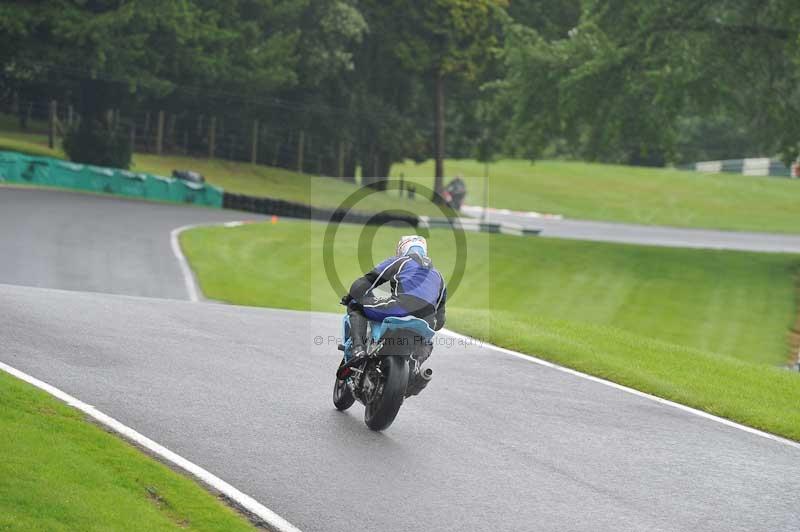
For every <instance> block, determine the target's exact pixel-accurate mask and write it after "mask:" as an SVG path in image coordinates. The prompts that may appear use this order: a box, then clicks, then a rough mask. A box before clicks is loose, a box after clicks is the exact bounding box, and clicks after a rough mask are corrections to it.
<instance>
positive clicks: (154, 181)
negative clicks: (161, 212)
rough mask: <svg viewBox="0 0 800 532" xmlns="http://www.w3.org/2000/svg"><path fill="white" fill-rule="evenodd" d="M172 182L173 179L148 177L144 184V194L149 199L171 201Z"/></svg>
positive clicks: (155, 176)
mask: <svg viewBox="0 0 800 532" xmlns="http://www.w3.org/2000/svg"><path fill="white" fill-rule="evenodd" d="M174 181H175V180H174V179H170V178H168V177H161V176H157V175H148V176H147V180H146V181H145V183H144V187H145V193H146V195H147V197H148V198H150V199H155V200H161V201H172V199H171V197H170V189H171V187H172V184H173V182H174Z"/></svg>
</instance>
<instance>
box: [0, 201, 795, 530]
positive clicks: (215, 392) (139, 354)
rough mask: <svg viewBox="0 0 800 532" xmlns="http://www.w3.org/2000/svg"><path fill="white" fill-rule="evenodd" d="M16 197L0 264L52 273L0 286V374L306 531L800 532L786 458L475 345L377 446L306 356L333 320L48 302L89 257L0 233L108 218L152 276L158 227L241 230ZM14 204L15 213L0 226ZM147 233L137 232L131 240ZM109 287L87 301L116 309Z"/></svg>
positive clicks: (736, 435) (317, 362) (123, 206)
mask: <svg viewBox="0 0 800 532" xmlns="http://www.w3.org/2000/svg"><path fill="white" fill-rule="evenodd" d="M24 192H25V193H24V194H17V193H16V191H14V192H11V193H10V194H9V190H8V189H1V188H0V227H3V228H4V230H3V232H2V233H1V234H2V238H0V257H2V260H0V262H2V263H5V262H7V260H6V259H7V258H8V257H9V255H8V250H13V251H15V252H16V253H27V255H25V256H26V257H29V258H31V259H36V260H50V258H51V257H54V256H58V257H60V258H61V261H60V262H59V263H58V264H49V265H41V264H37V265H33V264H28V266H30V267H32V268H36V269H37V271H43V272H48V274H49V277H47V279H44V280H41V281H40V282H38V283H27V284H37V285H38V286H49V288H35V287H28V286H12V285H17V284H26V283H22V282H20V281H22V280H26V279H30V274H27V277H26V276H23V275H22V274H20V273H19V272H16V271H15V270H14V269H13V268H9V267H8V265H4V266H3V267H2V268H0V283H6V284H2V285H0V324H2V326H0V360H2V361H3V362H5V363H7V364H9V365H11V366H14V367H16V368H18V369H20V370H22V371H25V372H26V373H28V374H31V375H33V376H34V377H37V378H40V379H42V380H44V381H46V382H49V383H51V384H53V385H54V386H57V387H59V388H61V389H62V390H64V391H66V392H67V393H70V394H72V395H74V396H76V397H78V398H79V399H81V400H83V401H85V402H87V403H90V404H92V405H94V406H96V407H97V408H99V409H100V410H102V411H103V412H105V413H107V414H109V415H111V416H113V417H115V418H116V419H118V420H120V421H122V422H123V423H125V424H126V425H128V426H130V427H132V428H134V429H135V430H137V431H139V432H141V433H142V434H144V435H146V436H149V437H150V438H152V439H154V440H156V441H157V442H159V443H161V444H162V445H165V446H166V447H168V448H170V449H171V450H173V451H175V452H177V453H179V454H181V455H183V456H184V457H186V458H188V459H189V460H191V461H193V462H195V463H197V464H199V465H200V466H202V467H204V468H206V469H208V470H209V471H211V472H212V473H214V474H216V475H217V476H219V477H221V478H223V479H224V480H226V481H228V482H230V483H231V484H233V485H234V486H236V487H237V488H239V489H240V490H242V491H244V492H245V493H247V494H249V495H251V496H253V497H255V498H256V499H257V500H259V501H260V502H262V503H263V504H265V505H266V506H268V507H269V508H271V509H272V510H274V511H275V512H277V513H278V514H280V515H281V516H283V517H284V518H286V519H288V520H289V521H290V522H292V523H293V524H294V525H296V526H298V527H299V528H301V529H304V530H576V531H577V530H586V531H603V530H609V531H611V530H615V531H616V530H637V531H639V530H660V531H673V530H676V531H677V530H686V531H693V532H694V531H707V530H719V531H737V530H743V531H744V530H747V531H751V530H765V531H767V530H768V531H783V530H785V531H796V530H798V529H800V510H798V508H800V505H799V504H798V494H800V480H798V479H800V449H798V448H796V447H792V446H789V445H786V444H784V443H781V442H778V441H773V440H769V439H766V438H763V437H759V436H757V435H754V434H750V433H747V432H743V431H741V430H737V429H736V428H733V427H729V426H725V425H722V424H719V423H715V422H713V421H710V420H708V419H704V418H701V417H698V416H694V415H691V414H689V413H687V412H684V411H682V410H678V409H675V408H672V407H670V406H667V405H663V404H660V403H657V402H654V401H651V400H648V399H646V398H643V397H638V396H635V395H631V394H629V393H625V392H624V391H621V390H618V389H615V388H611V387H607V386H603V385H601V384H598V383H595V382H592V381H589V380H585V379H581V378H578V377H576V376H574V375H570V374H567V373H564V372H561V371H558V370H556V369H553V368H548V367H544V366H539V365H536V364H532V363H530V362H527V361H526V360H521V359H519V358H515V357H512V356H507V355H503V354H501V353H497V352H495V351H492V350H489V349H486V348H482V347H480V346H474V345H473V346H465V345H458V344H455V345H449V346H448V345H440V346H438V347H437V348H436V350H435V351H434V355H433V357H432V359H431V361H430V365H431V367H432V368H433V369H434V372H435V374H436V376H435V378H434V382H433V383H432V384H431V386H430V387H429V388H428V389H427V390H425V392H424V393H423V394H422V395H421V396H419V397H416V398H412V399H410V400H409V401H408V402H407V403H406V404H405V405H404V406H403V409H402V410H401V412H400V415H399V416H398V418H397V420H396V421H395V424H394V425H393V426H392V427H391V428H390V429H389V430H388V431H386V432H385V433H381V434H377V433H373V432H371V431H369V430H368V429H366V427H365V426H364V424H363V421H362V420H361V416H362V413H363V410H362V408H361V407H360V406H359V405H355V406H354V407H353V408H352V409H351V410H350V411H348V412H347V413H339V412H336V411H335V410H334V409H333V408H332V405H331V404H330V392H331V385H332V382H331V377H332V370H333V368H334V367H335V366H336V362H337V352H336V350H335V346H333V345H330V344H329V342H328V341H327V339H324V340H323V342H322V343H323V345H319V346H318V345H316V342H315V340H314V337H315V336H318V335H319V336H323V337H327V336H335V335H336V334H337V333H338V317H337V316H333V315H329V314H320V313H300V312H291V311H278V310H268V309H256V308H245V307H232V306H224V305H217V304H204V303H200V304H193V303H189V302H185V301H178V300H174V299H157V298H143V297H129V296H120V295H112V294H100V293H87V292H82V291H65V290H54V289H53V288H69V289H71V290H80V287H79V286H77V285H78V284H79V283H78V282H77V281H76V280H75V278H74V276H73V275H72V274H71V273H70V271H69V270H66V271H64V272H62V273H60V274H59V273H58V272H59V271H60V270H61V266H64V267H70V268H72V267H73V266H72V265H75V264H85V263H84V262H81V260H83V261H85V260H86V257H87V253H86V251H85V250H84V249H82V245H83V243H84V242H85V241H84V240H83V239H76V240H74V241H72V242H71V245H70V246H60V250H59V251H58V253H56V252H55V251H53V250H50V251H46V250H43V249H40V250H39V251H37V252H34V251H30V250H27V251H26V248H46V247H48V246H52V245H58V242H56V240H57V239H55V238H54V237H52V235H50V234H49V233H46V232H45V233H42V232H37V231H8V230H6V229H5V228H7V226H8V225H13V224H17V223H19V220H18V219H12V218H11V217H10V215H9V213H11V212H14V213H16V214H20V213H23V214H24V213H25V212H39V213H40V216H42V217H45V218H46V217H48V216H51V214H46V215H45V214H41V213H59V212H61V213H65V212H67V213H68V212H69V211H70V209H74V212H72V214H71V215H70V216H69V219H70V220H71V223H72V224H73V225H74V226H75V227H74V229H73V230H72V231H75V233H74V234H82V233H83V230H84V229H88V228H89V227H92V226H96V224H97V220H98V214H97V213H98V212H108V213H109V214H108V215H107V216H105V217H103V218H102V219H103V222H104V224H103V225H104V226H105V228H106V229H105V230H107V231H108V232H109V234H110V235H113V234H116V235H122V234H126V235H128V246H130V248H129V249H127V251H126V253H127V254H128V255H131V256H132V255H135V256H138V257H142V256H151V257H153V259H154V260H161V259H160V258H158V257H157V256H156V255H157V253H158V252H157V251H156V250H157V249H161V248H163V252H164V253H165V254H166V255H167V257H168V258H171V253H170V251H169V230H170V229H172V228H171V227H166V228H164V225H168V224H167V223H166V222H167V221H169V220H172V218H171V217H175V218H174V220H175V222H176V223H175V225H181V224H186V223H202V222H205V221H218V220H219V218H216V217H221V218H226V214H227V215H228V216H227V218H228V219H230V218H231V217H233V218H238V217H239V216H238V214H237V213H224V212H223V213H219V212H216V213H213V214H211V213H212V212H213V211H207V210H204V209H189V210H187V209H186V208H181V207H172V206H167V205H149V204H145V203H140V202H129V201H120V200H115V199H111V198H102V197H88V196H75V195H72V194H66V195H64V194H61V193H50V192H34V191H24ZM9 197H11V199H10V200H9V199H8V198H9ZM23 202H24V203H26V206H27V209H25V208H24V207H23V208H17V209H16V210H13V211H12V210H11V209H7V208H6V206H7V205H9V204H10V203H23ZM114 212H116V213H117V216H114V215H111V214H110V213H114ZM186 212H190V214H186ZM29 216H30V215H29ZM193 216H194V219H191V218H192V217H193ZM142 218H150V221H149V222H146V223H145V222H143V223H135V222H136V221H141V220H140V219H142ZM210 218H216V219H214V220H211V219H210ZM117 220H119V221H117ZM156 221H158V223H156ZM162 222H164V224H163V225H162ZM123 224H124V225H123ZM162 229H165V232H164V233H163V234H155V233H153V231H161V230H162ZM131 233H133V234H131ZM67 234H72V233H67ZM109 238H111V237H110V236H109ZM162 239H163V245H162V244H159V243H158V242H160V241H161V240H162ZM90 245H91V246H98V251H96V252H95V253H93V254H91V256H93V257H96V256H100V257H103V256H104V255H103V254H102V253H100V252H99V246H100V242H99V241H94V242H93V243H91V244H90ZM109 245H114V244H113V243H111V242H109ZM137 246H141V247H140V248H139V247H137ZM70 250H71V251H70ZM70 253H71V254H72V255H74V256H71V255H70ZM148 254H149V255H148ZM128 255H126V256H128ZM79 256H82V257H84V258H83V259H79ZM14 260H18V259H14ZM105 260H108V261H109V262H108V263H107V264H110V265H112V266H113V265H115V264H116V263H115V262H114V259H105ZM143 261H144V260H143ZM157 264H160V266H158V265H150V266H147V265H146V264H145V265H142V266H141V269H140V270H137V271H143V272H148V273H150V272H153V271H156V272H158V271H162V272H165V273H164V275H163V277H160V278H159V280H158V281H154V280H153V279H151V278H150V277H147V278H144V279H140V280H139V284H141V285H147V284H148V283H150V282H153V283H154V284H153V285H152V286H149V287H147V289H146V291H147V292H148V295H153V294H154V293H156V292H158V290H159V287H158V284H159V283H162V282H163V283H167V282H168V281H167V279H170V278H173V277H175V281H176V283H177V287H175V288H174V290H175V291H174V292H168V293H165V294H162V295H164V296H167V297H173V296H175V295H176V294H177V293H178V292H179V290H180V289H181V288H182V287H183V285H182V281H181V280H180V279H179V272H178V273H176V272H172V273H169V272H170V270H169V268H168V267H167V266H166V265H165V263H160V262H159V263H157ZM23 265H24V264H23ZM59 265H61V266H59ZM86 266H87V267H89V268H90V269H91V271H95V270H94V269H93V268H98V269H99V270H102V269H103V266H102V265H101V266H90V265H86ZM105 275H106V277H104V278H103V279H106V280H104V281H102V282H101V281H96V280H90V281H89V282H88V283H87V287H86V289H87V290H92V291H116V292H122V291H124V290H123V289H122V288H121V287H124V286H126V285H124V284H122V283H118V282H117V281H116V280H114V279H113V273H111V272H106V273H105ZM109 279H110V280H109ZM60 280H67V281H70V284H69V286H58V284H57V283H58V282H59V281H60ZM48 283H56V284H48ZM104 283H106V284H104ZM132 284H135V283H132ZM106 286H109V287H111V288H113V289H115V290H104V288H105V287H106ZM139 290H145V288H144V287H140V288H139ZM141 293H144V292H141ZM330 343H331V344H332V343H335V340H332V341H331V342H330Z"/></svg>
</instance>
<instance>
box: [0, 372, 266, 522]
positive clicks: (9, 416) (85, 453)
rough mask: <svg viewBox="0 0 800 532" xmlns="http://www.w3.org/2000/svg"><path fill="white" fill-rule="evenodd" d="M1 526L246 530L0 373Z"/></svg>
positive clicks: (179, 481)
mask: <svg viewBox="0 0 800 532" xmlns="http://www.w3.org/2000/svg"><path fill="white" fill-rule="evenodd" d="M0 433H2V434H3V437H2V438H0V454H2V456H3V459H2V460H0V530H85V531H92V530H97V531H100V530H132V529H136V530H179V529H187V528H188V529H193V530H252V527H251V526H250V523H249V522H248V521H247V520H245V519H244V518H243V517H242V516H240V515H239V514H237V513H235V512H234V511H233V510H231V509H230V508H228V507H227V506H225V505H224V504H223V503H222V502H221V501H219V500H217V499H216V498H215V497H214V496H213V495H211V494H210V493H208V492H206V491H205V490H204V489H203V488H201V487H200V486H199V485H197V484H196V483H195V482H194V481H192V480H190V479H188V478H186V477H184V476H182V475H180V474H178V473H175V472H174V471H172V470H171V469H169V468H168V467H166V466H165V465H162V464H161V463H159V462H156V461H155V460H153V459H151V458H149V457H147V456H145V455H144V454H143V453H142V452H140V451H139V450H138V449H136V448H134V447H133V446H131V445H129V444H128V443H126V442H124V441H123V440H121V439H119V438H117V437H116V436H114V435H112V434H109V433H108V432H105V431H104V430H102V429H101V428H99V427H97V426H96V425H94V424H92V423H90V422H88V421H86V420H85V419H84V418H83V416H82V414H81V413H80V412H78V411H77V410H74V409H72V408H70V407H67V406H65V405H64V404H62V403H60V402H58V401H56V400H55V399H53V398H52V397H50V396H49V395H47V394H45V393H44V392H41V391H39V390H36V389H34V388H33V387H32V386H29V385H28V384H25V383H23V382H21V381H18V380H17V379H14V378H12V377H10V376H9V375H7V374H6V373H3V372H0Z"/></svg>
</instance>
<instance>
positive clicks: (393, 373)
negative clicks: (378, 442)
mask: <svg viewBox="0 0 800 532" xmlns="http://www.w3.org/2000/svg"><path fill="white" fill-rule="evenodd" d="M381 372H382V375H383V378H382V380H383V382H382V383H381V388H380V389H379V390H378V393H377V394H376V395H375V396H374V397H372V398H371V399H372V400H371V401H369V402H368V403H367V404H366V410H364V423H366V424H367V426H368V427H369V428H371V429H372V430H384V429H386V428H387V427H389V425H391V424H392V421H394V418H395V417H396V416H397V412H399V411H400V407H401V406H402V404H403V399H404V398H405V394H406V385H407V384H408V361H407V360H406V359H405V357H401V356H387V357H384V358H383V360H382V361H381Z"/></svg>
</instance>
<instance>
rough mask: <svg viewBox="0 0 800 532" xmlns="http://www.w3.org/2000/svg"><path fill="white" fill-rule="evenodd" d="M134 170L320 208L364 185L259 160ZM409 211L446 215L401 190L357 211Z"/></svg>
mask: <svg viewBox="0 0 800 532" xmlns="http://www.w3.org/2000/svg"><path fill="white" fill-rule="evenodd" d="M0 150H8V151H18V152H22V153H27V154H29V155H38V156H46V157H57V158H63V157H64V153H63V151H61V150H60V149H57V150H51V149H50V148H48V147H47V137H46V136H43V135H36V134H25V133H18V132H3V133H0ZM132 169H133V170H135V171H138V172H147V173H151V174H156V175H162V176H169V175H172V171H173V170H175V169H190V170H195V171H197V172H200V173H201V174H203V175H204V176H205V177H206V179H207V180H208V182H209V183H212V184H214V185H216V186H219V187H222V188H223V189H225V190H226V191H228V192H235V193H239V194H249V195H253V196H261V197H270V198H278V199H283V200H288V201H294V202H298V203H304V204H307V205H314V206H315V207H326V208H334V207H338V206H339V205H341V204H342V202H343V201H344V200H345V199H346V198H347V197H348V196H350V195H351V194H353V193H354V192H355V191H356V190H358V189H359V188H360V187H359V186H358V185H356V184H354V183H349V182H346V181H342V180H339V179H334V178H327V177H316V176H311V175H308V174H301V173H298V172H292V171H289V170H285V169H283V168H273V167H270V166H264V165H253V164H248V163H238V162H232V161H225V160H222V159H206V158H199V157H183V156H178V155H151V154H138V153H137V154H134V156H133V167H132ZM397 209H400V210H404V211H408V212H411V213H414V214H419V215H428V216H441V215H442V214H441V211H439V209H438V208H436V207H435V206H433V205H432V204H431V203H430V202H429V201H427V200H426V199H423V198H421V197H420V198H417V199H416V200H410V199H408V198H405V197H404V198H400V197H399V194H398V193H397V192H386V193H378V194H373V195H372V196H370V198H369V201H368V202H364V203H359V204H358V205H356V206H355V210H358V211H362V212H380V211H384V210H397Z"/></svg>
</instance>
